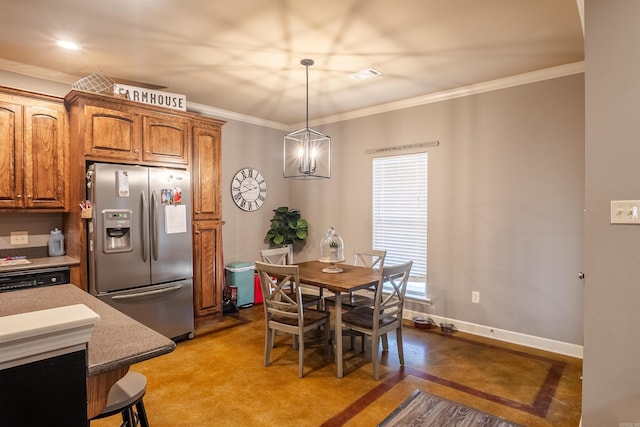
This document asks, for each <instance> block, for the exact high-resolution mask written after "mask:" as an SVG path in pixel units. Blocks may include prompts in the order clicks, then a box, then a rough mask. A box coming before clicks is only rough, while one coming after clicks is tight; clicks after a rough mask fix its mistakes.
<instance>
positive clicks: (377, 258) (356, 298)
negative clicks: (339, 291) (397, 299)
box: [324, 249, 387, 310]
mask: <svg viewBox="0 0 640 427" xmlns="http://www.w3.org/2000/svg"><path fill="white" fill-rule="evenodd" d="M386 256H387V251H383V250H377V249H356V250H355V251H353V258H354V260H353V265H356V266H358V265H359V266H363V267H369V268H376V269H381V268H382V267H383V266H384V259H385V257H386ZM370 291H371V293H373V292H375V289H374V288H372V289H370ZM340 298H341V301H340V302H341V303H342V308H343V309H345V310H351V309H353V308H355V307H359V306H363V305H364V306H367V305H371V304H373V295H366V294H361V293H356V292H349V293H348V294H344V295H341V296H340ZM324 303H325V306H326V305H333V306H335V304H336V298H335V297H334V296H329V297H325V299H324Z"/></svg>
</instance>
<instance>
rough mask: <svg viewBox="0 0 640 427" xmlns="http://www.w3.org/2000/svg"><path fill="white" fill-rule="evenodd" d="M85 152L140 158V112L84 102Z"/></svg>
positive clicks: (136, 159) (95, 155)
mask: <svg viewBox="0 0 640 427" xmlns="http://www.w3.org/2000/svg"><path fill="white" fill-rule="evenodd" d="M84 108H85V117H84V118H85V125H86V128H85V138H84V149H85V154H86V155H87V156H89V157H97V158H105V159H114V160H129V161H140V160H142V144H141V138H140V132H141V129H140V127H141V125H140V122H141V121H140V116H138V115H136V114H134V113H129V112H125V111H119V110H112V109H109V108H105V107H97V106H93V105H85V107H84Z"/></svg>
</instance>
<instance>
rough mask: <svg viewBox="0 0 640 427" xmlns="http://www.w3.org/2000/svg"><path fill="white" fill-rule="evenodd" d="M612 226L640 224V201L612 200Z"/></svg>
mask: <svg viewBox="0 0 640 427" xmlns="http://www.w3.org/2000/svg"><path fill="white" fill-rule="evenodd" d="M611 224H640V200H612V201H611Z"/></svg>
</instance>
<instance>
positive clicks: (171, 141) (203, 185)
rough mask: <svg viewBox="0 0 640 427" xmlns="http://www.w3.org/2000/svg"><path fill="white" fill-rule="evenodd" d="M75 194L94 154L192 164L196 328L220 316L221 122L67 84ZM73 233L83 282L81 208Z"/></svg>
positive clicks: (80, 192) (68, 223)
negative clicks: (70, 86)
mask: <svg viewBox="0 0 640 427" xmlns="http://www.w3.org/2000/svg"><path fill="white" fill-rule="evenodd" d="M65 103H66V105H67V109H68V111H69V119H70V127H69V129H70V143H71V146H72V147H77V150H75V151H72V152H71V153H70V155H71V160H70V161H71V165H72V173H71V175H70V180H71V182H73V183H74V184H73V185H72V188H71V197H72V198H73V200H76V199H77V200H82V199H83V198H84V197H85V180H84V174H85V170H86V164H87V163H88V162H92V161H102V162H114V163H127V164H141V165H147V166H166V167H174V168H180V169H187V170H190V171H191V184H192V196H191V203H192V224H193V227H192V229H193V289H194V308H195V310H194V315H195V326H196V333H198V331H199V330H200V331H202V330H203V328H205V327H208V325H210V324H215V323H216V322H218V321H219V320H220V319H221V318H222V291H223V287H224V267H223V265H222V262H223V261H222V221H221V217H222V214H221V200H220V199H221V192H220V181H221V170H220V168H221V152H222V151H221V150H222V136H221V134H222V125H224V123H225V122H224V121H222V120H218V119H215V118H211V117H205V116H202V115H199V114H195V113H190V112H180V111H173V110H169V109H167V108H161V107H155V106H147V105H144V104H140V103H137V102H133V101H130V100H126V99H122V98H118V97H115V96H106V95H100V94H95V93H90V92H81V91H71V92H70V93H69V94H67V96H66V97H65ZM64 227H65V229H66V230H67V231H66V233H67V235H68V236H69V237H70V238H71V237H72V238H73V239H69V240H72V241H69V242H68V246H67V252H68V254H69V255H72V256H76V257H78V258H80V259H83V262H82V263H81V268H80V269H79V271H78V272H77V274H78V276H79V278H80V279H79V280H83V281H84V282H85V283H86V277H87V274H88V272H87V268H86V251H87V241H86V223H85V220H83V219H82V218H81V217H80V212H79V210H73V211H71V212H70V213H69V215H67V216H66V219H65V223H64Z"/></svg>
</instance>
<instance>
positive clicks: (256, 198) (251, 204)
mask: <svg viewBox="0 0 640 427" xmlns="http://www.w3.org/2000/svg"><path fill="white" fill-rule="evenodd" d="M231 197H233V201H234V202H235V204H236V205H237V206H238V207H239V208H240V209H242V210H243V211H248V212H252V211H255V210H257V209H259V208H260V206H262V204H263V203H264V200H265V199H266V198H267V183H266V181H265V180H264V177H263V176H262V174H261V173H260V172H258V171H257V170H256V169H254V168H242V169H240V170H239V171H238V172H236V174H235V175H234V176H233V179H232V180H231Z"/></svg>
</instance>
